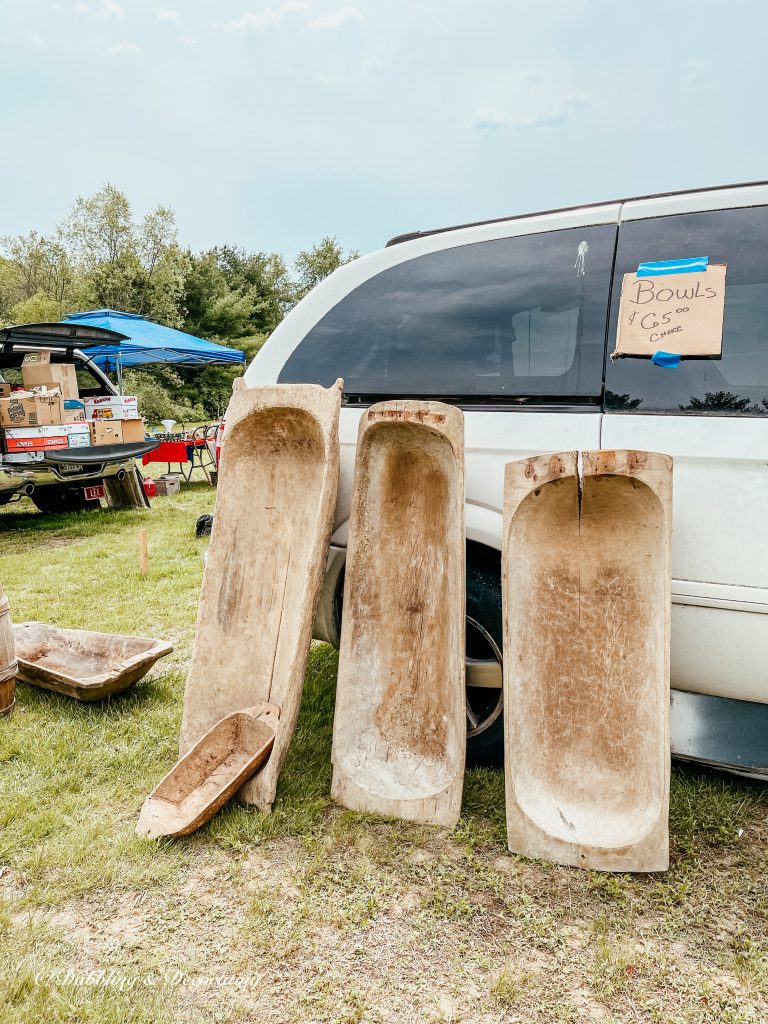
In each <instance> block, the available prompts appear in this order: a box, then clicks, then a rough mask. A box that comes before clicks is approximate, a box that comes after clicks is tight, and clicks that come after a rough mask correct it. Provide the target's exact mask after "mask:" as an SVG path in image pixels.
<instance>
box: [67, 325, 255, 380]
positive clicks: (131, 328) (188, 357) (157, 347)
mask: <svg viewBox="0 0 768 1024" xmlns="http://www.w3.org/2000/svg"><path fill="white" fill-rule="evenodd" d="M61 322H62V323H76V324H82V325H84V326H88V327H106V328H107V329H108V330H110V331H117V333H118V334H123V335H125V336H126V338H127V340H126V341H123V342H122V343H121V344H120V345H119V346H117V345H114V346H113V345H101V346H93V347H90V348H89V349H88V355H89V356H90V357H91V358H92V359H93V361H94V363H95V364H96V365H97V366H98V367H99V368H100V369H102V370H104V371H106V372H107V373H117V374H118V377H120V376H122V371H123V370H124V369H125V368H126V367H128V366H144V365H145V364H147V363H175V364H176V365H177V366H211V365H219V366H224V365H228V364H231V363H244V362H245V354H244V353H243V352H241V351H240V350H239V349H236V348H227V346H226V345H216V344H214V342H212V341H205V340H204V339H203V338H196V337H195V336H194V334H185V333H184V331H177V330H175V329H174V328H173V327H164V326H163V325H162V324H156V323H154V321H152V320H147V319H146V318H145V317H143V316H140V315H139V314H138V313H121V312H120V311H119V310H116V309H92V310H89V311H88V312H87V313H68V314H67V316H65V317H64V319H63V320H62V321H61Z"/></svg>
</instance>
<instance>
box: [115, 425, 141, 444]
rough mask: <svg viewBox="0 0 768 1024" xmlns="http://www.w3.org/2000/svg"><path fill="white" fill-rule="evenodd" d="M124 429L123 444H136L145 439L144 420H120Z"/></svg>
mask: <svg viewBox="0 0 768 1024" xmlns="http://www.w3.org/2000/svg"><path fill="white" fill-rule="evenodd" d="M118 422H119V423H121V424H122V427H123V444H135V443H136V442H137V441H143V440H144V437H145V431H144V420H133V419H131V420H118Z"/></svg>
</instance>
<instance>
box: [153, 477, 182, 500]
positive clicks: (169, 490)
mask: <svg viewBox="0 0 768 1024" xmlns="http://www.w3.org/2000/svg"><path fill="white" fill-rule="evenodd" d="M155 487H156V488H157V494H158V495H159V496H160V497H164V498H165V497H167V496H168V495H169V494H178V493H179V491H180V490H181V483H180V481H179V478H178V476H177V475H176V474H175V473H170V474H169V473H164V474H163V475H162V476H159V477H158V478H157V480H156V481H155Z"/></svg>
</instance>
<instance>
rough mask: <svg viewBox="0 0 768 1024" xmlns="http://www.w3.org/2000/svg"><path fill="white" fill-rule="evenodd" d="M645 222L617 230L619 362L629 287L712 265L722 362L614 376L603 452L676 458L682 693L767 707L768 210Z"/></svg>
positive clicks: (675, 660)
mask: <svg viewBox="0 0 768 1024" xmlns="http://www.w3.org/2000/svg"><path fill="white" fill-rule="evenodd" d="M638 208H639V209H638V210H637V211H636V213H635V214H634V215H635V216H637V215H638V214H640V213H646V215H645V216H643V217H642V219H628V220H625V221H624V222H623V223H622V225H621V227H620V230H619V243H618V250H617V257H616V268H615V275H614V283H613V294H612V302H611V325H610V330H609V350H610V349H612V348H613V347H614V344H615V341H616V329H617V319H618V308H619V296H620V292H621V283H622V278H623V276H624V274H626V273H629V272H632V271H637V269H638V266H639V264H640V263H643V262H651V261H660V260H680V259H684V258H691V257H704V256H706V257H708V258H709V262H710V263H722V264H725V265H726V285H725V314H724V321H723V346H722V356H717V357H705V358H688V359H685V358H684V359H682V360H681V361H680V363H679V365H678V366H677V367H674V368H662V367H660V366H656V365H653V364H652V363H651V362H650V360H649V359H648V358H636V357H621V358H619V359H617V360H616V361H614V362H609V363H608V366H607V369H606V395H605V412H606V415H605V416H604V418H603V429H602V446H603V447H604V448H640V449H646V450H653V451H660V452H666V453H668V454H669V455H672V456H673V457H674V462H675V468H674V486H673V537H672V575H673V580H672V602H673V607H672V666H671V671H672V685H673V686H674V687H675V688H676V689H679V690H686V691H691V692H694V693H702V694H712V695H717V696H726V697H734V698H738V699H740V700H750V701H762V702H768V675H766V664H768V207H765V206H758V207H749V208H741V209H738V208H737V209H727V210H722V209H721V210H714V211H703V212H694V213H681V214H668V215H665V216H657V217H651V216H647V206H646V209H645V210H644V209H643V207H642V206H641V204H638ZM625 213H626V215H627V216H628V217H632V216H633V210H632V204H629V205H628V207H627V208H626V210H625ZM659 348H662V349H666V350H667V351H672V352H674V342H673V340H671V338H667V339H665V340H664V343H662V344H660V345H659Z"/></svg>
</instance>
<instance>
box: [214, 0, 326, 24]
mask: <svg viewBox="0 0 768 1024" xmlns="http://www.w3.org/2000/svg"><path fill="white" fill-rule="evenodd" d="M308 10H309V4H308V3H304V2H303V0H286V2H285V3H284V4H281V5H280V6H279V7H277V8H275V9H274V10H273V9H272V8H271V7H267V8H266V9H265V10H263V11H244V12H243V13H242V14H241V15H240V17H239V18H235V19H234V20H233V21H228V22H227V23H226V24H225V25H224V31H225V32H247V31H249V30H251V31H254V32H263V31H264V29H267V28H271V27H273V26H275V25H279V24H280V22H281V21H282V20H283V18H285V17H286V15H289V14H304V13H306V12H307V11H308Z"/></svg>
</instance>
